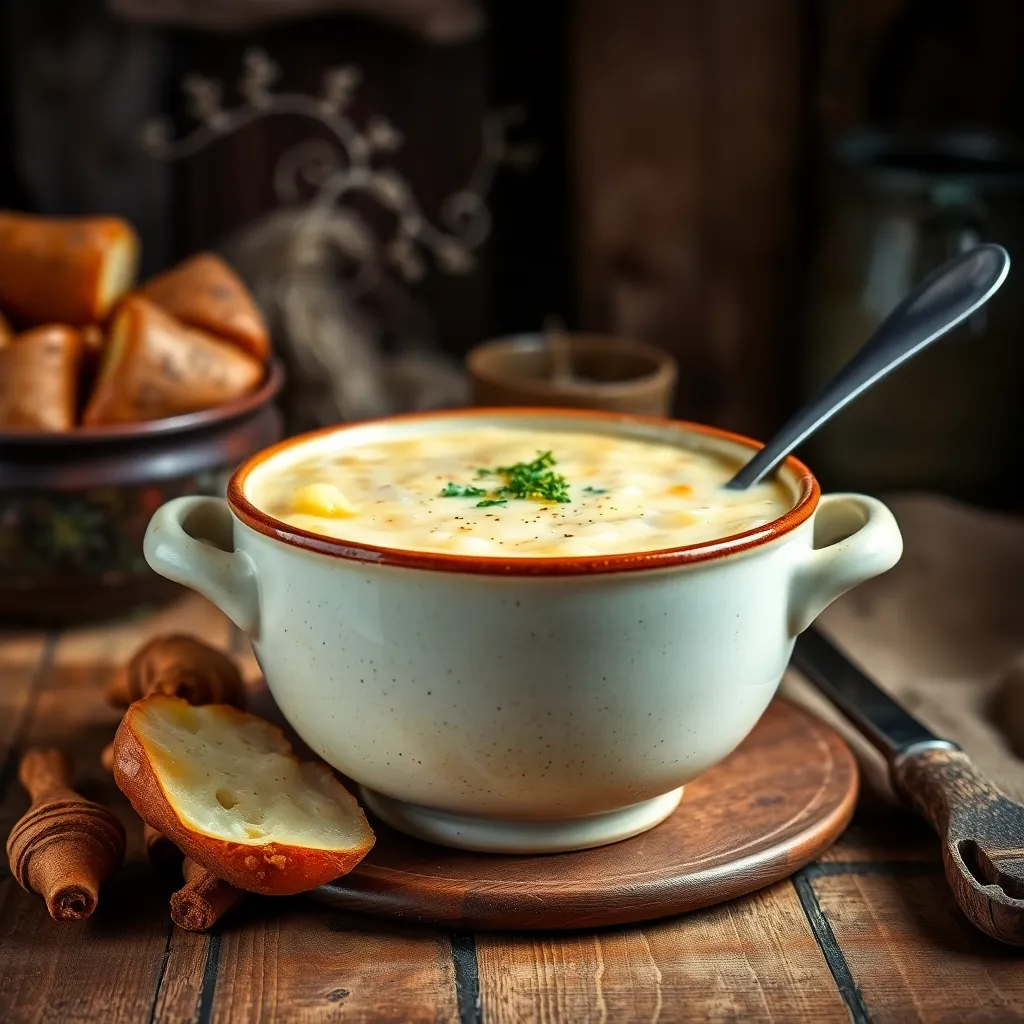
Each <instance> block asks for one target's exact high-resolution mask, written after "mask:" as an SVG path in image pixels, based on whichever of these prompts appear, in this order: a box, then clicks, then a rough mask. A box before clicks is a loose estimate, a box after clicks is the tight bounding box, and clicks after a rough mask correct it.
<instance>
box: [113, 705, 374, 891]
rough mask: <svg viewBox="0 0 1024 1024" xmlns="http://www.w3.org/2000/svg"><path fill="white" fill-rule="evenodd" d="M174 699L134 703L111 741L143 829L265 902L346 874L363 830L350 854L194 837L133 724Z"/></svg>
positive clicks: (357, 857)
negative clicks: (156, 703) (149, 706)
mask: <svg viewBox="0 0 1024 1024" xmlns="http://www.w3.org/2000/svg"><path fill="white" fill-rule="evenodd" d="M179 699H180V698H176V697H162V696H158V697H147V698H145V699H144V700H141V701H136V702H135V703H134V704H132V705H131V707H129V708H128V710H127V712H126V713H125V716H124V718H123V719H122V720H121V724H120V726H118V729H117V733H116V735H115V736H114V780H115V781H116V783H117V785H118V787H119V788H120V790H121V791H122V792H123V793H124V794H125V796H126V797H128V800H129V801H130V802H131V805H132V807H134V808H135V811H136V813H137V814H138V815H139V817H140V818H142V820H143V821H144V822H146V824H147V825H149V826H151V827H152V828H154V829H156V830H157V831H158V832H161V833H162V834H163V835H165V836H166V837H167V838H168V839H170V840H171V842H173V843H174V844H175V846H177V847H178V848H179V849H180V850H181V851H182V852H183V853H184V854H185V855H186V856H187V857H190V858H191V859H192V860H194V861H195V862H196V863H197V864H200V865H202V866H203V867H204V868H206V870H207V871H209V872H210V873H211V874H212V875H216V876H217V877H218V878H222V879H224V881H226V882H230V883H231V884H232V885H234V886H237V887H238V888H239V889H245V890H247V891H248V892H256V893H261V894H263V895H265V896H292V895H294V894H296V893H300V892H308V891H309V890H310V889H315V888H316V887H317V886H318V885H323V884H325V883H326V882H329V881H331V880H332V879H334V878H337V877H338V876H339V875H344V874H347V873H348V872H349V871H351V870H352V869H353V868H354V867H355V866H356V865H357V864H358V863H359V861H361V860H362V859H363V857H365V856H366V854H367V853H369V851H370V849H371V848H372V846H373V842H374V836H373V833H372V832H371V831H370V827H369V825H366V830H365V841H364V842H363V844H362V845H360V846H358V847H355V848H353V849H350V850H319V849H314V848H311V847H304V846H289V845H287V844H283V843H266V844H263V845H249V844H247V843H235V842H230V841H228V840H224V839H218V838H216V837H215V836H210V835H206V834H204V833H201V832H195V831H193V830H192V829H190V828H189V827H188V826H187V825H185V824H184V823H183V822H182V821H181V819H180V818H179V817H178V815H177V814H176V813H175V811H174V808H173V807H172V806H171V803H170V801H169V800H168V798H167V795H166V794H165V793H164V790H163V787H162V786H161V785H160V781H159V779H158V778H157V775H156V772H155V771H154V769H153V766H152V763H151V761H150V760H149V756H148V755H147V753H146V749H145V745H144V744H143V742H142V740H141V739H140V738H139V736H138V734H137V733H136V731H135V728H134V724H133V723H134V719H135V716H136V715H138V714H144V713H145V707H146V705H147V703H149V702H151V701H167V700H179ZM215 706H216V707H217V708H218V709H222V710H223V711H224V712H225V713H228V712H230V713H231V714H232V715H241V716H245V717H250V716H246V713H245V712H242V711H238V710H237V709H236V708H232V707H229V706H228V705H215ZM292 756H294V755H292ZM296 760H298V758H296ZM339 785H340V783H339ZM364 822H365V818H364Z"/></svg>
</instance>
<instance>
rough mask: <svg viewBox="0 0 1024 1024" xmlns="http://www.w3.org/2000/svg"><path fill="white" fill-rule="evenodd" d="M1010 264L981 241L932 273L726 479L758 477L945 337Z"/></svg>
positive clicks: (734, 483)
mask: <svg viewBox="0 0 1024 1024" xmlns="http://www.w3.org/2000/svg"><path fill="white" fill-rule="evenodd" d="M1009 269H1010V257H1009V255H1008V254H1007V252H1006V250H1005V249H1004V248H1003V247H1002V246H999V245H991V244H986V245H979V246H977V247H975V248H974V249H971V250H969V251H968V252H966V253H962V254H960V255H959V256H955V257H954V258H953V259H951V260H950V261H949V262H948V263H944V264H943V265H942V266H941V267H939V268H938V269H937V270H935V271H934V272H933V273H931V274H930V275H929V276H928V277H926V278H925V279H924V281H922V282H921V283H920V284H919V285H918V286H917V287H916V288H915V289H914V290H913V291H912V292H911V293H910V294H909V295H908V296H907V297H906V298H904V299H903V301H902V302H900V303H899V305H898V306H897V307H896V308H895V309H894V310H893V311H892V313H890V314H889V316H887V317H886V318H885V320H884V321H883V322H882V323H881V324H880V325H879V327H878V329H877V330H876V331H875V333H874V334H873V335H872V336H871V338H870V339H869V340H868V342H867V343H866V344H865V345H864V347H863V348H862V349H860V351H858V352H857V354H856V355H855V356H854V357H853V358H852V359H851V360H850V361H849V362H848V363H847V364H846V365H845V366H844V367H843V368H842V369H841V370H840V371H839V372H838V373H837V374H836V375H835V376H834V377H833V378H832V379H831V380H830V381H829V382H828V383H827V384H826V385H825V387H824V388H823V389H822V390H821V391H820V392H819V393H818V394H817V395H816V396H815V397H814V398H813V399H812V400H811V401H810V402H809V403H808V404H807V405H805V406H804V407H803V408H802V409H801V410H800V411H799V412H798V413H797V414H796V415H795V416H793V418H792V419H790V421H789V422H788V423H787V424H786V425H785V426H784V427H783V428H782V430H780V431H779V432H778V433H777V434H776V435H775V436H774V437H773V438H772V439H771V440H770V441H769V442H768V443H767V444H766V445H765V446H764V447H763V448H762V449H761V450H760V451H759V452H758V453H757V454H756V455H755V456H754V457H753V458H752V459H751V460H750V461H749V462H748V463H746V465H744V466H743V468H742V469H740V471H739V472H738V473H737V474H736V475H735V476H734V477H733V478H732V480H730V481H729V483H728V484H727V485H726V486H728V487H730V488H732V489H733V490H743V489H744V488H746V487H750V486H752V485H753V484H756V483H758V481H760V480H761V479H762V478H763V477H765V476H766V475H767V474H768V473H770V472H771V471H772V470H773V469H775V467H776V466H778V465H779V463H780V462H782V460H783V459H785V457H786V456H787V455H788V454H789V453H790V452H791V451H793V449H794V448H796V447H797V446H798V445H799V444H800V443H801V442H802V441H803V440H804V439H805V438H806V437H807V436H808V435H810V434H812V433H813V432H814V431H815V430H817V429H818V427H820V426H821V425H822V424H823V423H824V422H825V421H826V420H828V419H829V418H830V417H832V416H833V415H834V414H835V413H837V412H838V411H839V410H840V409H842V408H843V407H844V406H845V405H847V404H848V403H849V402H852V401H853V400H854V399H855V398H856V397H857V396H858V395H859V394H861V392H863V391H865V390H867V388H869V387H871V385H872V384H874V383H875V382H876V381H878V380H880V379H881V378H882V377H884V376H885V375H886V374H887V373H889V371H890V370H892V369H894V368H895V367H897V366H899V365H900V364H901V363H903V362H905V361H906V360H907V359H909V358H910V357H911V356H913V355H916V354H917V353H918V352H920V351H921V349H923V348H924V347H925V346H926V345H929V344H931V342H933V341H934V340H935V339H936V338H940V337H942V335H943V334H945V333H946V332H947V331H950V330H952V329H953V328H954V327H955V326H956V325H957V324H958V323H960V322H961V321H962V320H964V319H966V318H967V317H969V316H970V315H971V314H972V313H973V312H974V311H975V310H977V309H978V308H979V307H980V306H982V305H984V303H985V302H987V301H988V300H989V298H991V296H992V295H993V294H994V293H995V292H996V290H997V289H998V288H999V286H1000V285H1001V284H1002V283H1003V280H1004V279H1005V277H1006V274H1007V272H1008V271H1009Z"/></svg>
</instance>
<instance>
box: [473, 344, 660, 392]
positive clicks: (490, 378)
mask: <svg viewBox="0 0 1024 1024" xmlns="http://www.w3.org/2000/svg"><path fill="white" fill-rule="evenodd" d="M542 339H543V336H542V335H540V334H512V335H509V336H508V337H505V338H492V339H491V340H490V341H484V342H481V343H480V344H479V345H476V346H474V347H473V348H471V349H470V350H469V352H468V353H467V354H466V369H467V370H468V371H469V372H470V374H472V375H473V376H474V377H476V378H477V379H478V380H482V381H486V382H487V383H488V384H493V385H495V386H497V387H501V386H510V387H513V388H515V389H516V390H518V391H528V392H533V394H535V395H537V396H538V397H544V398H549V397H553V396H556V395H564V394H566V393H567V392H574V391H578V392H582V393H585V394H599V395H603V396H606V397H608V398H613V397H618V396H620V395H628V394H629V393H630V392H632V391H634V390H636V388H638V387H643V388H649V387H651V385H652V384H656V385H658V386H665V387H668V386H669V385H671V384H672V383H674V381H675V379H676V372H677V371H676V361H675V359H674V358H673V357H672V356H671V355H670V354H669V353H668V352H666V351H665V350H664V349H660V348H657V347H655V346H654V345H648V344H647V343H646V342H643V341H629V340H628V339H626V338H620V337H618V336H617V335H614V334H569V335H568V336H567V340H568V348H569V351H570V352H572V351H573V349H574V346H575V347H577V348H581V349H582V348H589V349H591V350H604V351H609V352H611V351H614V352H623V353H626V354H629V355H637V356H641V357H647V358H649V359H650V360H651V363H652V366H651V371H650V373H645V374H643V375H642V376H640V377H628V378H627V379H625V380H614V381H586V382H581V383H576V382H574V381H569V382H567V383H564V384H555V383H553V382H552V381H549V380H544V379H543V378H541V377H510V376H509V375H508V374H498V373H493V372H491V371H490V370H489V368H487V367H486V365H481V364H486V362H487V361H488V360H487V357H488V356H489V355H490V354H491V353H494V352H499V351H502V350H505V351H509V352H515V351H517V350H526V351H537V350H538V349H541V348H543V340H542ZM509 408H515V407H514V406H509Z"/></svg>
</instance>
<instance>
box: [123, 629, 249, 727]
mask: <svg viewBox="0 0 1024 1024" xmlns="http://www.w3.org/2000/svg"><path fill="white" fill-rule="evenodd" d="M154 693H162V694H164V695H165V696H167V697H182V698H183V699H185V700H187V701H188V702H189V704H231V705H233V706H234V707H236V708H244V707H245V683H244V682H243V680H242V673H241V672H239V671H238V666H237V665H236V664H235V662H234V659H233V658H231V657H230V656H228V655H227V654H225V653H224V652H223V651H219V650H217V648H216V647H211V646H210V645H209V644H205V643H203V641H202V640H197V639H196V638H195V637H194V636H188V635H186V634H183V633H182V634H178V633H174V634H170V635H167V636H156V637H153V639H152V640H148V641H146V643H144V644H143V645H142V646H141V647H140V648H138V650H136V652H135V653H134V654H133V655H132V656H131V659H130V660H129V662H128V664H127V665H125V666H124V668H123V669H121V670H119V671H117V672H115V673H114V674H113V675H112V676H111V677H110V681H109V682H108V683H107V700H108V701H110V703H111V704H113V705H114V706H115V707H120V708H126V707H128V705H129V704H131V703H133V702H134V701H137V700H139V699H140V698H142V697H149V696H151V695H152V694H154Z"/></svg>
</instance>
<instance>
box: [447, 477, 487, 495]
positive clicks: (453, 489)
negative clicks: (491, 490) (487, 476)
mask: <svg viewBox="0 0 1024 1024" xmlns="http://www.w3.org/2000/svg"><path fill="white" fill-rule="evenodd" d="M486 493H487V492H486V491H485V490H484V489H483V488H482V487H466V486H464V485H463V484H453V483H451V481H449V482H448V483H447V484H446V485H445V488H444V490H443V491H441V497H442V498H482V497H483V496H484V495H485V494H486Z"/></svg>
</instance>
